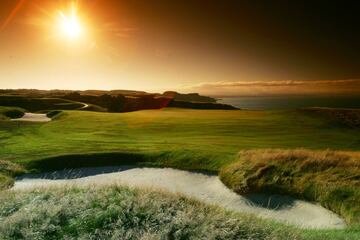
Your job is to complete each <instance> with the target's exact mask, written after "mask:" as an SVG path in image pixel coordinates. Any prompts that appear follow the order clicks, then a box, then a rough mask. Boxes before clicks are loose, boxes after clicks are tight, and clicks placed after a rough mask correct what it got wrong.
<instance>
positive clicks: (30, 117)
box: [11, 113, 51, 122]
mask: <svg viewBox="0 0 360 240" xmlns="http://www.w3.org/2000/svg"><path fill="white" fill-rule="evenodd" d="M11 120H12V121H22V122H50V121H51V118H48V117H47V116H46V114H42V113H25V114H24V116H22V117H21V118H16V119H11Z"/></svg>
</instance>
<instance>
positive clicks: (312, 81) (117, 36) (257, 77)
mask: <svg viewBox="0 0 360 240" xmlns="http://www.w3.org/2000/svg"><path fill="white" fill-rule="evenodd" d="M71 2H73V1H66V0H63V1H61V0H54V1H50V0H19V1H15V0H2V1H1V3H0V76H1V80H0V81H1V82H0V88H39V89H55V88H57V89H134V90H146V91H157V92H158V91H163V90H169V89H174V90H178V91H185V92H189V91H199V92H201V93H205V94H213V95H216V94H218V95H227V94H228V95H254V94H255V95H256V94H272V93H273V94H286V93H289V94H301V93H311V94H316V93H353V94H357V93H359V92H360V90H359V88H360V87H359V85H360V84H359V82H358V81H357V80H356V79H358V78H359V77H360V76H359V75H357V74H358V72H357V71H356V70H354V69H356V67H357V65H356V64H357V62H354V61H351V63H348V64H346V65H345V64H344V60H342V61H340V60H341V58H344V59H345V57H346V56H347V55H349V54H352V53H351V52H346V50H347V49H346V48H339V49H338V52H333V53H331V56H332V55H334V59H332V58H329V57H327V58H326V59H327V60H326V61H325V60H324V57H321V56H318V55H315V54H314V52H312V50H314V49H312V48H313V47H314V46H312V45H311V44H308V41H310V40H311V39H308V37H306V36H307V35H304V36H305V37H304V38H303V39H302V40H301V41H299V42H291V41H290V40H292V37H295V36H293V35H290V34H291V32H286V31H291V30H289V29H292V28H290V27H291V26H290V27H289V29H288V28H286V26H284V27H282V28H279V27H278V26H280V25H276V24H277V23H278V19H272V20H271V21H272V22H273V23H272V24H273V25H269V28H265V26H264V24H267V22H269V20H268V19H267V18H266V17H264V19H261V18H258V15H257V14H260V13H261V11H260V10H259V9H261V8H254V7H253V6H250V7H249V6H238V5H236V6H235V5H234V6H232V5H231V4H233V2H234V1H229V2H228V3H224V5H221V3H216V2H215V1H214V3H212V1H209V4H208V6H204V4H203V3H202V2H201V1H193V2H191V1H183V2H179V3H166V1H159V0H155V1H115V0H114V1H111V0H108V1H106V0H102V1H100V0H87V1H85V0H83V1H76V2H77V4H78V16H79V19H80V20H79V21H80V23H81V26H82V32H81V35H80V37H79V38H77V39H68V38H66V37H65V36H63V35H61V33H59V32H58V26H57V23H56V19H57V17H58V14H59V11H64V12H66V11H68V9H69V6H70V3H71ZM150 2H151V3H150ZM225 2H226V1H225ZM217 4H220V5H219V6H218V5H217ZM236 7H238V9H236ZM244 9H245V10H244ZM258 10H259V11H258ZM259 12H260V13H259ZM239 15H240V16H239ZM261 16H263V15H261ZM269 24H270V23H269ZM269 29H271V32H270V31H269ZM304 29H306V28H304ZM284 33H288V34H289V37H286V38H280V37H279V36H284ZM344 41H345V40H344ZM292 44H295V46H296V47H294V48H293V47H292ZM318 44H319V46H320V45H321V42H319V43H318ZM321 46H322V45H321ZM315 50H316V51H319V54H320V53H322V52H323V53H324V54H325V55H326V54H327V52H326V49H322V48H321V47H319V48H318V49H315ZM341 54H343V55H341ZM346 54H347V55H346ZM345 55H346V56H345ZM326 56H327V55H326ZM335 56H336V58H335ZM339 59H340V60H339ZM312 61H313V62H312ZM337 61H339V62H337ZM351 64H352V65H351ZM343 65H344V66H343ZM334 66H337V67H338V69H335V68H334ZM339 69H340V70H339ZM354 79H355V80H354ZM289 80H292V81H303V82H304V83H302V84H289ZM339 80H341V81H339ZM343 80H347V81H343ZM318 81H323V82H321V83H319V82H318ZM326 81H330V82H326ZM331 81H335V82H331ZM336 81H337V82H336ZM249 82H250V83H252V82H253V84H249ZM271 82H276V83H277V84H266V83H271ZM264 83H265V84H264Z"/></svg>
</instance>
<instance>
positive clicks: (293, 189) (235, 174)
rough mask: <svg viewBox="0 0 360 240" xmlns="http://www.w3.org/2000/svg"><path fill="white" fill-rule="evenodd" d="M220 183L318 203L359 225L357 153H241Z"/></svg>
mask: <svg viewBox="0 0 360 240" xmlns="http://www.w3.org/2000/svg"><path fill="white" fill-rule="evenodd" d="M220 178H221V180H222V181H223V182H224V183H225V184H226V185H227V186H229V187H230V188H231V189H233V190H234V191H236V192H238V193H241V194H246V193H250V192H278V193H287V194H291V195H295V196H300V197H302V198H305V199H307V200H312V201H317V202H319V203H321V204H322V205H323V206H325V207H326V208H329V209H331V210H332V211H334V212H337V213H339V214H340V215H341V216H343V217H344V218H345V219H346V220H347V221H348V222H349V223H355V224H357V223H360V204H359V203H360V153H359V152H337V151H329V150H327V151H310V150H303V149H297V150H249V151H241V152H240V153H239V156H238V161H237V162H235V163H233V164H231V165H228V166H226V167H224V168H223V169H222V171H221V172H220Z"/></svg>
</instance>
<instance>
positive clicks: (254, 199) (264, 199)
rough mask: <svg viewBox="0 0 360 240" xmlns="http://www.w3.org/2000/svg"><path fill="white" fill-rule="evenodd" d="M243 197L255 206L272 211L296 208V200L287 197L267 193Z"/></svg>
mask: <svg viewBox="0 0 360 240" xmlns="http://www.w3.org/2000/svg"><path fill="white" fill-rule="evenodd" d="M243 197H244V198H245V199H246V200H247V201H248V202H249V204H251V205H253V206H257V207H262V208H267V209H272V210H282V209H287V208H291V207H293V206H294V204H295V200H296V199H295V198H292V197H290V196H286V195H278V194H265V193H263V194H262V193H258V194H248V195H245V196H243Z"/></svg>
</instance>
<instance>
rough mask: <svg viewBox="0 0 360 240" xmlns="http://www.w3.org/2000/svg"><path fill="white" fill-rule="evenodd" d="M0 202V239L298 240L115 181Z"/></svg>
mask: <svg viewBox="0 0 360 240" xmlns="http://www.w3.org/2000/svg"><path fill="white" fill-rule="evenodd" d="M0 202H1V203H2V204H1V205H0V239H28V240H30V239H229V240H230V239H260V240H261V239H300V235H299V232H298V230H295V229H293V228H290V227H287V226H285V225H281V224H274V223H272V222H269V221H265V220H259V219H257V218H255V217H252V216H250V215H241V214H234V213H229V212H225V211H223V210H222V209H220V208H217V207H214V206H208V205H205V204H203V203H200V202H198V201H195V200H191V199H188V198H185V197H183V196H180V195H172V194H165V193H162V192H156V191H150V190H139V189H130V188H127V187H121V186H116V185H113V186H109V187H105V188H98V187H96V186H94V187H92V188H70V187H62V188H57V189H42V190H38V191H31V192H3V194H0Z"/></svg>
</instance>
